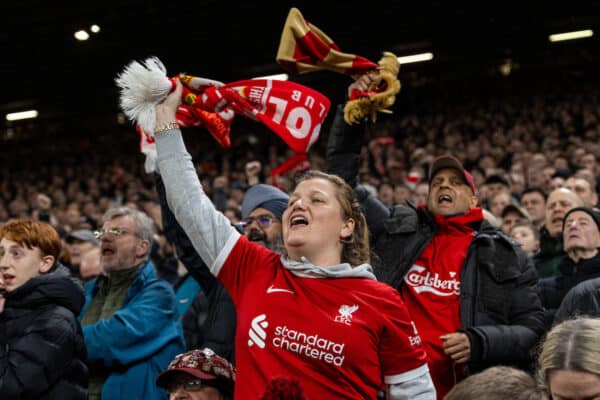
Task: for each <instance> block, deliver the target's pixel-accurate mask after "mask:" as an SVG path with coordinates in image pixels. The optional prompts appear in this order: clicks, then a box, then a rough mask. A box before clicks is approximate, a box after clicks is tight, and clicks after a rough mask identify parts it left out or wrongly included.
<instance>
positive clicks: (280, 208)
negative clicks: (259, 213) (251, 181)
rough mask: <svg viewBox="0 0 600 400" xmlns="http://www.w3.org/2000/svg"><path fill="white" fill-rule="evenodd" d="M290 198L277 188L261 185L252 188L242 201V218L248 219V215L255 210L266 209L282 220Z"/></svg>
mask: <svg viewBox="0 0 600 400" xmlns="http://www.w3.org/2000/svg"><path fill="white" fill-rule="evenodd" d="M288 200H289V196H288V195H287V194H286V193H284V192H282V191H281V190H279V189H277V188H276V187H275V186H271V185H265V184H263V183H259V184H258V185H254V186H252V187H251V188H250V189H248V191H247V192H246V194H245V195H244V201H242V218H243V219H246V218H248V215H250V213H251V212H252V211H253V210H254V209H255V208H259V207H260V208H264V209H265V210H269V211H271V212H272V213H273V215H275V216H276V217H277V218H278V219H281V216H282V215H283V212H284V211H285V209H286V208H287V205H288Z"/></svg>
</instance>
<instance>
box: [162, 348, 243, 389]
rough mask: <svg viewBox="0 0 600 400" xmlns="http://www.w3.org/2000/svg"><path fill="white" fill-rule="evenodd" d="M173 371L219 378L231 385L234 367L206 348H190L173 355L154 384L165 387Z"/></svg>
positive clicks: (198, 376) (208, 378) (203, 377)
mask: <svg viewBox="0 0 600 400" xmlns="http://www.w3.org/2000/svg"><path fill="white" fill-rule="evenodd" d="M175 372H185V373H188V374H190V375H192V376H194V377H196V378H199V379H206V380H213V379H220V380H221V381H223V382H224V383H225V384H229V385H230V386H231V387H233V383H234V382H235V367H234V366H233V365H231V363H230V362H229V361H227V360H226V359H224V358H223V357H220V356H218V355H216V354H215V352H214V351H212V350H211V349H208V348H204V349H202V350H191V351H188V352H187V353H181V354H178V355H177V356H175V358H174V359H173V361H171V363H170V364H169V366H168V367H167V369H166V371H163V372H162V373H161V374H160V375H159V376H158V378H157V379H156V384H157V385H158V386H160V387H165V386H166V385H167V384H168V383H169V380H170V379H171V378H172V376H173V375H174V374H175Z"/></svg>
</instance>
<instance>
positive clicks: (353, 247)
mask: <svg viewBox="0 0 600 400" xmlns="http://www.w3.org/2000/svg"><path fill="white" fill-rule="evenodd" d="M309 179H324V180H326V181H328V182H331V183H332V184H333V186H334V187H335V189H336V198H337V200H338V202H339V204H340V207H341V209H342V217H343V218H344V219H345V220H347V219H350V218H352V219H353V220H354V231H353V232H352V235H351V236H350V237H349V238H347V239H344V240H342V243H343V246H342V257H341V261H342V262H347V263H348V264H350V265H353V266H356V265H360V264H364V263H369V262H370V251H371V250H370V247H369V229H368V227H367V220H366V219H365V216H364V214H363V212H362V211H361V209H360V205H359V204H358V201H357V200H356V197H354V191H353V190H352V188H351V187H350V185H348V184H347V183H346V181H344V180H343V179H342V178H340V177H339V176H337V175H332V174H326V173H325V172H321V171H309V172H307V173H305V174H303V175H302V176H300V177H299V178H298V180H297V182H296V184H299V183H300V182H303V181H307V180H309Z"/></svg>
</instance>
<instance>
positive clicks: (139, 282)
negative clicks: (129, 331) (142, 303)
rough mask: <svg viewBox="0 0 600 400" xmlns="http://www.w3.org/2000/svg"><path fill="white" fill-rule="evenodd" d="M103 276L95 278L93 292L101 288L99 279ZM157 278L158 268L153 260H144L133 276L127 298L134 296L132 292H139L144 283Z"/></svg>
mask: <svg viewBox="0 0 600 400" xmlns="http://www.w3.org/2000/svg"><path fill="white" fill-rule="evenodd" d="M101 278H102V277H99V278H95V281H93V282H94V283H93V285H94V286H93V288H94V289H93V293H94V294H95V293H96V292H97V291H98V289H99V285H98V282H99V279H101ZM155 278H156V269H155V268H154V264H153V263H152V261H151V260H146V261H144V262H142V263H141V264H140V266H139V267H138V270H137V272H136V274H135V276H134V277H133V281H132V282H131V288H129V291H128V292H127V299H126V300H125V301H127V300H129V298H130V297H131V296H132V293H137V292H139V291H140V290H141V289H142V288H143V287H144V285H145V284H146V282H148V281H149V280H151V279H155Z"/></svg>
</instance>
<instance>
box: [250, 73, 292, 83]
mask: <svg viewBox="0 0 600 400" xmlns="http://www.w3.org/2000/svg"><path fill="white" fill-rule="evenodd" d="M288 78H289V75H288V74H275V75H265V76H257V77H256V78H252V79H273V80H274V81H287V80H288Z"/></svg>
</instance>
